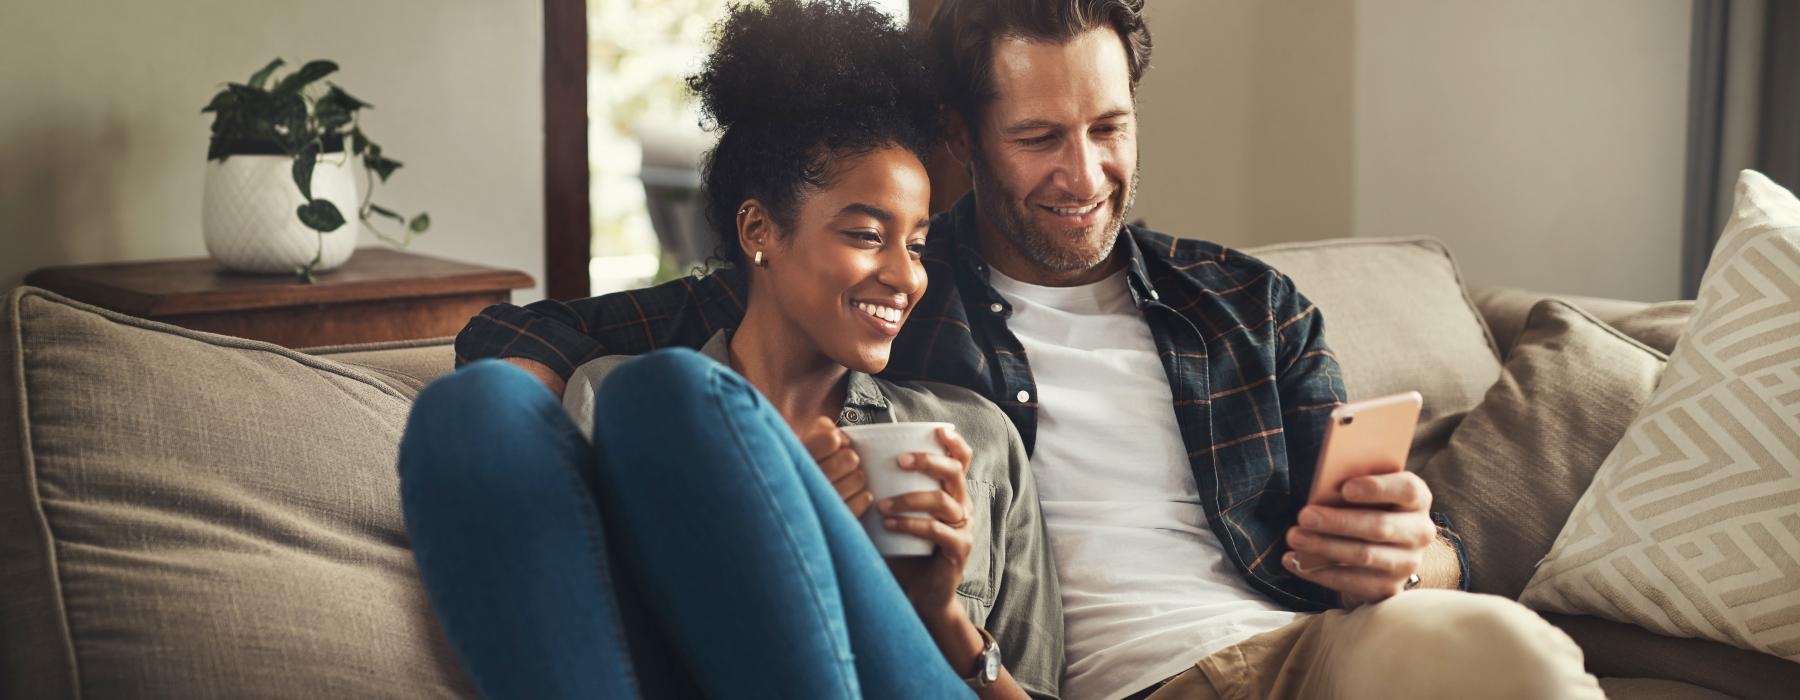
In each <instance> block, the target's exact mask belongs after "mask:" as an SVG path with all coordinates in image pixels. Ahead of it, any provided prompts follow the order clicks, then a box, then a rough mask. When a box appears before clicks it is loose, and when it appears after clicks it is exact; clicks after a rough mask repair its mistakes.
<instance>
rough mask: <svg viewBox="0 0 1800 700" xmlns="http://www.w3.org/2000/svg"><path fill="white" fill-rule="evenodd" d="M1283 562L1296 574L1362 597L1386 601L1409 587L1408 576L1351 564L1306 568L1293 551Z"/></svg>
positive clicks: (1352, 595)
mask: <svg viewBox="0 0 1800 700" xmlns="http://www.w3.org/2000/svg"><path fill="white" fill-rule="evenodd" d="M1281 564H1282V566H1285V567H1287V570H1288V571H1292V572H1294V575H1295V576H1299V577H1300V578H1303V579H1306V580H1308V581H1311V582H1313V583H1316V584H1319V585H1321V586H1324V587H1326V588H1329V589H1331V590H1334V591H1337V592H1338V593H1341V594H1343V595H1345V596H1348V597H1352V598H1356V599H1358V600H1367V601H1381V600H1386V599H1388V598H1391V597H1393V596H1395V595H1399V594H1400V592H1401V591H1403V590H1405V588H1406V579H1405V578H1404V577H1401V578H1396V577H1395V576H1394V575H1393V574H1391V573H1388V572H1384V571H1375V570H1373V569H1358V568H1355V567H1349V566H1319V567H1307V568H1302V567H1301V566H1299V565H1297V564H1296V560H1295V554H1294V553H1293V552H1288V553H1287V554H1286V555H1283V556H1282V557H1281Z"/></svg>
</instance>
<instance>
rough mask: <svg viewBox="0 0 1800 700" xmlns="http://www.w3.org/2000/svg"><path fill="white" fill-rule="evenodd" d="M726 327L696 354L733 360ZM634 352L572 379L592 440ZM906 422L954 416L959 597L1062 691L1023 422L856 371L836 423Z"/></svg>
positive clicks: (1057, 628) (1021, 667) (1037, 692)
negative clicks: (962, 459) (964, 537)
mask: <svg viewBox="0 0 1800 700" xmlns="http://www.w3.org/2000/svg"><path fill="white" fill-rule="evenodd" d="M729 334H730V331H719V332H718V333H716V334H714V335H713V337H712V339H711V340H708V341H707V343H706V345H705V346H703V347H701V348H700V353H701V354H703V355H705V356H707V357H709V358H711V359H713V360H714V361H716V362H718V363H719V364H721V365H725V366H726V367H730V366H731V359H730V354H729V348H730V335H729ZM630 359H631V357H630V356H621V355H611V356H606V357H601V358H598V359H595V360H593V361H590V362H588V363H587V364H584V365H582V366H581V367H579V368H577V369H576V371H575V373H574V375H573V376H571V377H570V378H569V384H568V388H567V389H566V390H565V391H564V393H563V405H564V407H565V408H567V409H568V410H569V416H570V417H571V418H572V419H574V421H575V424H576V425H577V426H579V427H580V428H581V431H582V434H584V435H586V436H588V438H589V439H590V440H592V438H593V430H594V420H593V417H594V395H595V393H596V392H597V391H598V389H599V387H600V386H601V382H602V380H603V379H604V378H605V376H606V374H607V373H609V372H611V371H612V370H613V368H615V367H618V366H619V365H620V364H623V363H624V362H625V361H627V360H630ZM904 421H942V422H946V423H951V424H953V425H955V426H956V429H957V432H959V433H961V434H962V436H963V439H965V440H967V441H968V443H969V446H970V447H971V448H972V449H973V451H974V456H973V458H972V459H971V460H970V461H969V476H968V481H969V484H968V486H969V502H970V504H971V506H972V512H971V513H970V522H971V525H972V527H973V528H974V536H975V549H974V551H972V552H971V553H970V555H969V561H968V564H967V565H965V567H964V568H963V580H962V583H961V584H959V585H958V586H957V588H956V594H957V597H958V598H960V599H961V600H962V602H963V608H964V609H965V610H967V612H968V614H969V619H970V621H972V622H974V623H975V625H976V626H977V627H981V628H984V629H986V630H987V631H988V632H989V633H991V634H993V635H994V638H995V639H996V640H998V641H999V643H1000V655H1001V658H1002V660H1003V661H1004V663H1005V664H1006V668H1007V670H1008V671H1010V672H1012V676H1013V679H1014V680H1016V681H1018V683H1019V685H1020V686H1021V687H1023V688H1024V689H1025V691H1026V692H1027V693H1030V694H1031V695H1032V696H1033V697H1037V698H1055V697H1057V696H1058V695H1059V693H1060V688H1061V686H1062V674H1063V621H1062V595H1061V592H1060V591H1059V590H1058V588H1057V581H1056V572H1055V569H1054V568H1053V564H1052V560H1051V558H1050V551H1049V545H1048V543H1047V541H1046V539H1045V535H1044V521H1043V516H1042V514H1041V513H1040V512H1039V510H1038V500H1037V487H1036V486H1035V485H1034V483H1033V482H1032V476H1031V469H1030V466H1029V465H1028V464H1027V462H1026V457H1025V445H1024V443H1023V442H1022V441H1021V440H1020V439H1019V434H1018V431H1017V429H1015V428H1014V427H1013V424H1012V421H1010V420H1007V418H1006V414H1005V413H1002V412H1001V411H1000V409H999V407H997V406H995V405H994V404H992V403H990V402H988V400H987V399H984V398H981V396H979V395H977V394H976V393H974V392H972V391H969V390H967V389H963V388H961V387H955V386H951V385H948V384H939V383H936V382H903V383H897V382H891V381H887V380H885V379H880V378H877V377H872V376H869V375H867V374H864V373H862V372H856V371H852V372H850V378H849V387H848V389H847V391H846V392H845V397H844V407H843V409H842V410H841V411H839V413H838V424H839V425H863V424H869V423H897V422H904ZM974 662H975V660H974V659H972V658H971V659H969V663H968V664H967V666H968V668H960V667H959V668H958V669H957V670H958V672H966V671H968V670H969V669H972V668H973V666H974Z"/></svg>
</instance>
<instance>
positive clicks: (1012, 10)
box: [930, 0, 1150, 119]
mask: <svg viewBox="0 0 1800 700" xmlns="http://www.w3.org/2000/svg"><path fill="white" fill-rule="evenodd" d="M1098 27H1111V28H1112V30H1113V31H1114V32H1115V33H1117V34H1118V35H1119V41H1120V42H1122V43H1123V44H1124V45H1125V65H1126V66H1127V68H1128V70H1129V73H1130V78H1131V94H1133V95H1136V94H1137V86H1138V80H1140V79H1142V78H1143V77H1144V71H1145V70H1146V69H1148V68H1149V67H1150V29H1149V27H1147V26H1145V25H1144V0H943V2H941V3H939V4H938V8H937V12H936V13H935V14H933V15H932V17H931V36H930V42H931V52H932V58H933V60H934V63H935V66H934V70H935V71H936V73H937V80H938V89H939V92H940V93H941V95H942V97H943V99H944V102H945V104H946V105H948V106H949V107H951V108H952V109H955V110H956V111H957V112H959V113H961V114H962V115H963V116H964V118H969V119H973V118H974V117H976V116H979V115H980V114H981V112H982V110H983V109H985V108H986V107H987V104H988V102H989V101H991V100H993V99H994V97H995V94H994V85H993V70H994V42H995V41H997V40H999V39H1003V38H1018V39H1024V40H1027V41H1046V42H1055V43H1063V42H1067V41H1070V40H1072V39H1074V38H1075V37H1077V36H1080V35H1081V34H1083V33H1086V32H1087V31H1089V30H1092V29H1095V28H1098Z"/></svg>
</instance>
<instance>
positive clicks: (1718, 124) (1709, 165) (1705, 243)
mask: <svg viewBox="0 0 1800 700" xmlns="http://www.w3.org/2000/svg"><path fill="white" fill-rule="evenodd" d="M1730 19H1731V0H1694V22H1693V24H1694V28H1693V34H1692V39H1691V43H1690V44H1689V46H1690V49H1689V53H1688V56H1689V58H1688V140H1687V176H1686V180H1687V187H1686V191H1687V195H1686V199H1687V203H1686V205H1685V206H1684V207H1683V209H1684V211H1683V215H1682V229H1683V232H1682V255H1681V295H1682V298H1684V299H1692V298H1694V295H1695V294H1696V293H1698V291H1699V289H1700V277H1701V275H1703V274H1705V272H1706V263H1707V262H1708V260H1709V259H1710V258H1711V257H1712V249H1713V243H1714V242H1715V238H1716V237H1717V236H1718V231H1719V223H1720V221H1719V219H1720V217H1719V194H1718V193H1719V177H1720V173H1719V165H1720V154H1721V151H1722V149H1723V143H1722V142H1723V140H1724V133H1725V132H1724V121H1725V66H1726V63H1727V60H1728V59H1727V56H1726V39H1727V37H1728V36H1729V34H1730Z"/></svg>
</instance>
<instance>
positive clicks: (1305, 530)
mask: <svg viewBox="0 0 1800 700" xmlns="http://www.w3.org/2000/svg"><path fill="white" fill-rule="evenodd" d="M1419 408H1420V398H1419V395H1418V394H1417V393H1416V392H1409V393H1407V394H1401V395H1398V396H1390V397H1386V398H1382V399H1374V400H1371V401H1366V402H1358V403H1353V404H1346V405H1345V406H1342V407H1340V408H1338V409H1337V410H1336V411H1333V412H1332V417H1331V423H1330V427H1329V428H1328V429H1327V433H1326V438H1325V446H1324V448H1323V449H1322V450H1321V451H1320V456H1319V467H1318V470H1317V471H1316V472H1315V473H1314V477H1313V478H1314V484H1315V488H1314V490H1313V493H1312V498H1311V500H1310V502H1309V503H1308V504H1307V505H1306V507H1304V508H1302V509H1301V510H1300V515H1299V522H1298V523H1297V526H1296V527H1294V528H1291V529H1289V530H1288V535H1287V543H1288V546H1289V547H1291V548H1292V549H1293V551H1291V552H1288V553H1287V554H1286V555H1284V556H1283V557H1282V564H1283V565H1285V566H1286V567H1287V569H1288V570H1289V571H1292V572H1294V574H1295V575H1297V576H1299V577H1301V578H1303V579H1306V580H1308V581H1312V582H1314V583H1317V584H1319V585H1322V586H1324V587H1326V588H1330V589H1332V590H1334V591H1337V592H1338V594H1339V595H1340V597H1341V598H1342V599H1343V602H1344V605H1345V606H1347V607H1348V606H1354V605H1359V604H1363V603H1373V602H1378V601H1381V600H1384V599H1386V598H1388V597H1391V596H1393V595H1395V594H1398V593H1400V592H1401V591H1403V590H1406V589H1407V588H1409V587H1410V586H1408V583H1409V582H1413V581H1414V579H1413V577H1414V576H1415V575H1422V574H1423V572H1424V571H1425V569H1426V562H1427V558H1428V553H1429V552H1430V551H1431V550H1433V549H1434V548H1436V547H1441V545H1439V544H1438V536H1437V525H1436V524H1435V523H1433V522H1432V521H1431V515H1430V511H1431V489H1430V488H1428V487H1427V486H1426V485H1425V481H1424V480H1423V479H1420V478H1419V477H1418V475H1416V474H1413V473H1411V472H1408V471H1405V468H1406V455H1407V452H1408V451H1409V450H1410V448H1411V444H1412V432H1413V427H1414V426H1415V425H1416V424H1417V422H1418V416H1419ZM1451 556H1452V557H1454V553H1452V554H1451Z"/></svg>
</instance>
